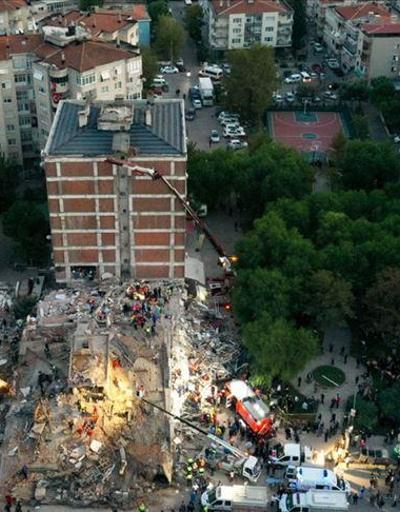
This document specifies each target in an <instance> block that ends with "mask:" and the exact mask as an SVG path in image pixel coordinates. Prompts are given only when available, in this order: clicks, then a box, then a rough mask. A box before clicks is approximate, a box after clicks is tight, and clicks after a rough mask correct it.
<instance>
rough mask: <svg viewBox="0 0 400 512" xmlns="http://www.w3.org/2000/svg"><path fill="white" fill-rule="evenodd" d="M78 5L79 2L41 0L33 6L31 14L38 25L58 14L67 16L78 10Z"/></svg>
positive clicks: (73, 0) (70, 0)
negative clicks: (66, 14) (70, 12)
mask: <svg viewBox="0 0 400 512" xmlns="http://www.w3.org/2000/svg"><path fill="white" fill-rule="evenodd" d="M78 5H79V2H78V0H39V1H36V2H34V3H33V4H32V5H31V13H32V15H33V17H34V19H35V21H36V23H40V22H41V21H42V20H43V19H44V18H47V17H48V16H51V15H54V14H57V13H60V14H65V13H67V12H69V11H71V10H73V9H76V8H77V7H78Z"/></svg>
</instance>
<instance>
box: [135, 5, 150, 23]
mask: <svg viewBox="0 0 400 512" xmlns="http://www.w3.org/2000/svg"><path fill="white" fill-rule="evenodd" d="M132 18H133V19H135V20H138V21H146V20H147V21H150V20H151V18H150V16H149V13H148V11H147V7H146V5H145V4H134V5H133V6H132Z"/></svg>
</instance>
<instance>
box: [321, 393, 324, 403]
mask: <svg viewBox="0 0 400 512" xmlns="http://www.w3.org/2000/svg"><path fill="white" fill-rule="evenodd" d="M324 403H325V395H324V394H323V393H321V404H322V405H323V404H324Z"/></svg>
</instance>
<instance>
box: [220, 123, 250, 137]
mask: <svg viewBox="0 0 400 512" xmlns="http://www.w3.org/2000/svg"><path fill="white" fill-rule="evenodd" d="M223 135H224V137H225V138H228V137H229V138H230V137H232V138H238V137H246V132H245V131H244V128H243V126H231V125H230V126H226V127H225V128H224V131H223Z"/></svg>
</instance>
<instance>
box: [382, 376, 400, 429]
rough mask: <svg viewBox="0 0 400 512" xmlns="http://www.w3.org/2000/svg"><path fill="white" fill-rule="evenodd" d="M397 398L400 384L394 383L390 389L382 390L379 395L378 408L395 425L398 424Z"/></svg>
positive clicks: (398, 409) (399, 412) (399, 419)
mask: <svg viewBox="0 0 400 512" xmlns="http://www.w3.org/2000/svg"><path fill="white" fill-rule="evenodd" d="M399 396H400V383H399V382H396V384H394V385H393V386H391V387H390V388H387V389H384V390H383V391H381V393H379V396H378V399H379V407H380V409H381V411H382V412H383V414H384V415H385V416H387V417H388V418H390V419H391V420H393V421H395V422H396V423H397V424H399V423H400V408H399Z"/></svg>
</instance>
